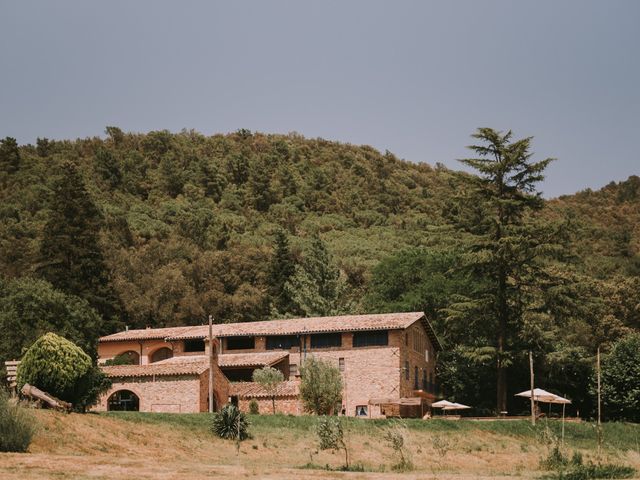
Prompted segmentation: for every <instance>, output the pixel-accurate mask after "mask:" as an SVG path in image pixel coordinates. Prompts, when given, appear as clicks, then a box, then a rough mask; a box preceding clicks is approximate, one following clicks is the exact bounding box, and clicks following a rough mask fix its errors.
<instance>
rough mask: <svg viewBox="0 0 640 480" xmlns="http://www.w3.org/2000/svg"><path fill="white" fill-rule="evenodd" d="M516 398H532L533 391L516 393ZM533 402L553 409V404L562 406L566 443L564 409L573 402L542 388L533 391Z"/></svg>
mask: <svg viewBox="0 0 640 480" xmlns="http://www.w3.org/2000/svg"><path fill="white" fill-rule="evenodd" d="M516 397H526V398H531V390H525V391H524V392H520V393H516ZM533 400H534V401H536V402H543V403H548V404H549V408H551V404H552V403H558V404H562V441H563V442H564V409H565V407H566V406H567V405H568V404H570V403H571V400H569V399H567V398H564V397H561V396H560V395H556V394H555V393H551V392H547V391H546V390H543V389H541V388H534V389H533Z"/></svg>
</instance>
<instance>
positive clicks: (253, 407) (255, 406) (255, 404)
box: [249, 398, 260, 415]
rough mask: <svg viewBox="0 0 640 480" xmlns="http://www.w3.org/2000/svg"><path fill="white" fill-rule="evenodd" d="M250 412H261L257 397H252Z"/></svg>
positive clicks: (256, 413) (255, 413)
mask: <svg viewBox="0 0 640 480" xmlns="http://www.w3.org/2000/svg"><path fill="white" fill-rule="evenodd" d="M249 413H250V414H251V415H258V414H259V413H260V407H259V406H258V402H257V401H256V399H255V398H252V399H251V401H250V402H249Z"/></svg>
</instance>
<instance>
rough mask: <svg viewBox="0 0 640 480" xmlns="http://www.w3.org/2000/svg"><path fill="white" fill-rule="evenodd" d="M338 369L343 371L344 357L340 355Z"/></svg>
mask: <svg viewBox="0 0 640 480" xmlns="http://www.w3.org/2000/svg"><path fill="white" fill-rule="evenodd" d="M338 370H340V371H341V372H344V358H342V357H340V358H339V359H338Z"/></svg>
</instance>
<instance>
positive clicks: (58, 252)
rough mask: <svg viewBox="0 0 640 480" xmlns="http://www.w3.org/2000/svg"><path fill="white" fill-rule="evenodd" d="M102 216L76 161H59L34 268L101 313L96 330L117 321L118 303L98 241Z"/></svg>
mask: <svg viewBox="0 0 640 480" xmlns="http://www.w3.org/2000/svg"><path fill="white" fill-rule="evenodd" d="M101 227H102V217H101V215H100V212H99V210H98V208H97V207H96V205H95V204H94V203H93V201H92V200H91V197H90V196H89V193H88V192H87V190H86V189H85V186H84V183H83V181H82V178H81V177H80V174H79V172H78V170H77V168H76V166H75V165H74V164H73V163H71V162H66V163H64V164H63V165H62V175H61V176H60V178H58V179H57V180H56V181H55V183H54V186H53V199H52V202H51V205H50V215H49V219H48V221H47V223H46V226H45V229H44V235H43V239H42V244H41V247H40V261H39V265H38V267H37V270H38V273H39V274H40V275H41V276H42V277H43V278H44V279H46V280H48V281H49V282H50V283H51V284H52V285H53V286H54V287H55V288H57V289H59V290H62V291H64V292H67V293H70V294H72V295H77V296H79V297H81V298H84V299H85V300H86V301H87V302H88V303H89V305H91V306H92V307H93V308H94V309H95V310H96V311H97V312H98V313H99V314H100V315H101V316H102V318H103V320H104V323H103V326H102V328H101V332H100V333H110V332H111V331H112V330H114V329H115V328H117V326H118V324H119V320H120V319H119V318H118V317H119V315H120V314H121V306H120V302H119V301H118V298H117V296H116V294H115V292H114V290H113V289H112V287H111V284H110V278H109V272H108V270H107V267H106V265H105V261H104V257H103V254H102V251H101V249H100V245H99V233H100V228H101Z"/></svg>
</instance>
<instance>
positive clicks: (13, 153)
mask: <svg viewBox="0 0 640 480" xmlns="http://www.w3.org/2000/svg"><path fill="white" fill-rule="evenodd" d="M0 168H1V169H2V170H4V171H5V172H7V173H10V174H11V173H16V172H17V171H18V169H19V168H20V151H19V150H18V142H17V141H16V139H15V138H12V137H6V138H4V139H3V140H0Z"/></svg>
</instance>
